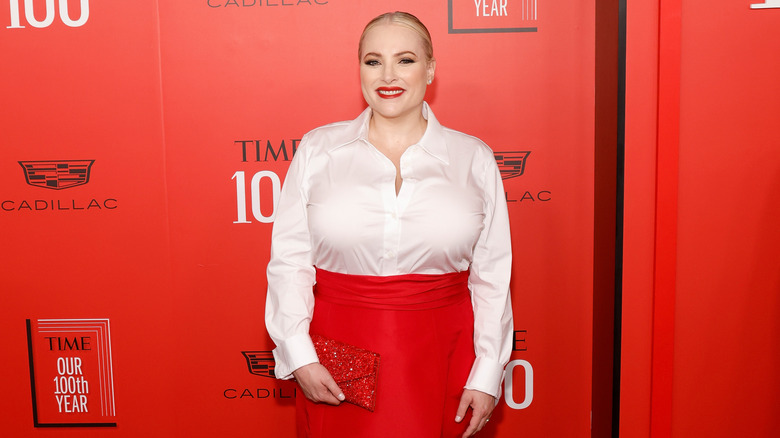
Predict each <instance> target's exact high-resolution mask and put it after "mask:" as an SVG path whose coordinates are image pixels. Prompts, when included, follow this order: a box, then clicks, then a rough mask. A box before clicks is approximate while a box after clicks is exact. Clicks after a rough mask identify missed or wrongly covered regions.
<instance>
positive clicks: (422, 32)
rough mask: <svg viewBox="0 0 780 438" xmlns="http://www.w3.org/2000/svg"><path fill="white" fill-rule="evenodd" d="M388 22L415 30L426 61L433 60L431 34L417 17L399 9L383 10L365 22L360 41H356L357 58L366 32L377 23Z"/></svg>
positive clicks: (361, 49)
mask: <svg viewBox="0 0 780 438" xmlns="http://www.w3.org/2000/svg"><path fill="white" fill-rule="evenodd" d="M388 23H393V24H400V25H401V26H406V27H407V28H409V29H411V30H413V31H415V32H416V33H417V35H419V36H420V39H422V43H423V49H424V50H425V57H426V58H427V60H428V61H432V60H433V42H432V41H431V34H430V32H428V28H427V27H425V25H424V24H423V23H422V21H420V19H419V18H417V17H415V16H414V15H412V14H410V13H408V12H400V11H395V12H385V13H384V14H382V15H379V16H378V17H375V18H374V19H373V20H371V21H369V22H368V24H366V27H365V28H363V33H362V34H360V42H359V43H358V59H360V57H361V55H362V51H363V40H364V39H365V37H366V33H367V32H368V31H369V30H371V29H372V28H374V27H375V26H377V25H380V24H388Z"/></svg>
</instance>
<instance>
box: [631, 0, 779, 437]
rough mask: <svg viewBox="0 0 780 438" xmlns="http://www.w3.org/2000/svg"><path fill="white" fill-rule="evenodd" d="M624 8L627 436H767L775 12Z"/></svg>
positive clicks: (775, 425) (774, 306) (772, 393)
mask: <svg viewBox="0 0 780 438" xmlns="http://www.w3.org/2000/svg"><path fill="white" fill-rule="evenodd" d="M628 14H629V17H628V35H629V36H628V56H627V60H628V66H627V82H628V85H627V109H626V113H627V126H626V136H627V139H626V161H627V162H626V213H625V221H626V230H625V234H626V237H625V239H626V242H625V248H624V249H625V254H626V264H625V277H624V309H623V312H624V313H623V315H624V319H623V358H622V360H623V361H622V366H623V371H622V385H621V426H620V432H621V436H626V437H645V436H652V437H666V436H676V437H689V436H708V437H731V436H776V435H778V434H779V433H780V421H778V420H777V417H776V415H775V413H776V407H777V406H778V401H779V400H778V399H779V398H780V381H778V378H777V375H776V374H777V373H776V372H775V371H776V364H777V363H778V360H780V349H778V348H777V345H778V341H780V330H778V322H777V321H778V320H780V305H779V304H780V302H779V301H780V275H778V272H780V271H778V264H777V260H778V256H777V249H776V248H777V247H778V244H780V232H778V229H777V226H776V222H777V217H778V216H779V215H780V210H779V209H778V201H780V198H778V190H777V189H778V181H779V180H778V174H780V172H779V171H780V167H779V165H778V163H780V156H779V155H778V154H779V153H778V150H777V144H778V135H777V130H776V122H777V115H778V114H780V111H778V110H780V86H779V85H778V82H777V80H776V78H777V77H778V75H780V62H778V57H777V56H774V54H776V53H778V52H779V51H780V40H778V39H777V38H774V35H776V32H775V30H776V28H777V23H778V20H780V10H777V9H774V10H771V9H770V10H751V9H749V5H748V3H747V2H745V3H734V2H726V1H718V2H703V1H692V2H664V3H663V4H661V5H660V8H659V5H658V4H656V5H654V6H653V7H651V6H648V5H633V4H632V5H630V7H629V8H628ZM656 32H658V35H657V36H655V33H656Z"/></svg>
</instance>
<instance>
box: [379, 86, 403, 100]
mask: <svg viewBox="0 0 780 438" xmlns="http://www.w3.org/2000/svg"><path fill="white" fill-rule="evenodd" d="M376 92H377V94H379V97H381V98H384V99H392V98H394V97H398V96H400V95H401V94H402V93H403V92H404V89H403V88H398V87H393V88H388V87H381V88H377V90H376Z"/></svg>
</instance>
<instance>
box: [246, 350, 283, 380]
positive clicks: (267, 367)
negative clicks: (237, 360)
mask: <svg viewBox="0 0 780 438" xmlns="http://www.w3.org/2000/svg"><path fill="white" fill-rule="evenodd" d="M241 354H243V355H244V358H245V359H246V365H247V367H248V368H249V372H250V373H251V374H254V375H256V376H263V377H270V378H272V379H273V378H275V375H274V367H275V364H276V363H275V362H274V354H273V353H272V352H270V351H242V352H241Z"/></svg>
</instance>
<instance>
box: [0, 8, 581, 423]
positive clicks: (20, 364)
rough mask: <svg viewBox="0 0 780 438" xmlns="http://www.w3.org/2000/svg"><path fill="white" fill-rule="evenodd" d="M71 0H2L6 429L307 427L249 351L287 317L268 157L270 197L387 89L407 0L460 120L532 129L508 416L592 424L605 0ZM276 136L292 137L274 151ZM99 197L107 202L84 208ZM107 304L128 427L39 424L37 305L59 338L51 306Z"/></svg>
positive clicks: (445, 116)
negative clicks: (367, 38) (322, 131)
mask: <svg viewBox="0 0 780 438" xmlns="http://www.w3.org/2000/svg"><path fill="white" fill-rule="evenodd" d="M52 4H53V5H54V8H53V9H50V10H49V11H48V14H49V15H47V9H46V5H47V3H46V1H43V0H34V1H33V2H32V5H33V13H31V14H28V12H29V11H28V9H29V8H27V7H26V6H25V5H26V3H25V2H24V1H21V0H19V1H17V0H8V3H7V5H5V6H4V5H0V25H2V27H0V33H1V34H2V36H1V38H0V49H2V50H1V53H2V54H3V57H4V60H5V61H6V62H4V64H3V65H4V68H3V69H2V70H0V75H2V77H1V78H0V87H1V88H0V91H1V92H2V96H3V99H4V100H3V102H4V105H3V109H2V111H3V113H2V117H0V139H1V141H2V145H3V147H2V150H0V181H1V182H2V187H3V193H2V194H0V205H2V206H3V208H2V209H0V225H1V226H2V230H3V249H2V252H1V253H0V257H2V259H1V260H0V266H2V273H3V274H2V277H0V290H2V291H3V303H2V304H3V305H2V306H0V316H2V318H0V327H1V329H0V330H2V333H3V334H4V335H5V336H6V341H7V342H6V348H4V349H3V350H2V353H0V363H2V367H3V368H2V369H3V370H4V371H5V373H6V374H5V375H6V376H7V385H6V387H5V392H4V393H5V394H6V396H5V397H3V398H2V399H0V410H2V412H4V416H3V418H4V419H7V421H6V422H5V423H4V425H3V426H2V427H3V428H4V429H3V432H4V433H6V434H8V435H10V436H37V435H41V434H51V435H57V436H79V437H85V436H104V435H115V436H127V437H135V436H160V437H168V436H184V435H187V436H223V435H247V434H252V435H254V434H264V435H276V436H291V434H292V430H293V416H294V408H293V406H292V405H293V400H292V397H293V396H294V395H295V392H294V391H295V387H294V385H293V384H292V383H290V382H278V381H275V380H272V379H270V378H268V377H263V376H260V375H255V374H251V373H250V372H249V369H248V366H247V360H246V359H245V357H244V356H243V355H242V352H264V351H266V352H267V351H268V350H271V349H272V348H273V345H272V343H271V342H270V340H269V339H268V337H267V335H266V333H265V328H264V327H263V311H264V309H263V307H264V302H265V287H266V284H265V275H264V272H265V266H266V263H267V262H268V256H269V254H268V252H269V250H268V243H269V239H270V233H271V227H272V223H270V221H265V222H264V221H262V220H259V219H258V218H256V217H255V216H256V215H255V214H253V211H252V205H253V200H252V195H251V192H252V188H251V186H252V180H253V176H255V175H260V176H263V178H261V179H259V180H257V181H258V184H257V190H256V192H257V193H258V194H259V205H257V207H258V209H259V212H257V216H260V217H262V216H266V217H270V216H271V215H272V214H273V208H274V206H273V204H274V203H273V197H274V188H273V182H274V181H276V179H277V178H278V180H282V179H283V178H284V175H285V172H286V169H287V166H288V164H289V159H290V158H291V156H292V149H293V147H294V144H295V142H296V141H297V139H300V138H301V137H302V136H303V134H304V133H305V132H307V131H308V130H310V129H313V128H314V127H316V126H318V125H321V124H324V123H327V122H332V121H337V120H344V119H350V118H353V117H355V116H356V115H357V114H358V113H359V112H360V111H361V110H362V109H363V107H364V102H363V99H362V96H361V93H360V90H359V87H358V65H357V59H356V58H357V56H356V51H357V40H358V37H359V34H360V31H361V30H362V27H363V25H364V24H365V23H366V22H367V21H368V20H369V19H370V18H372V17H374V16H375V15H378V14H379V13H381V12H385V11H386V10H394V9H401V10H409V11H411V12H413V13H415V14H417V15H419V16H420V18H421V19H422V20H423V21H424V22H425V23H427V24H428V25H429V28H430V30H431V33H432V35H433V40H434V45H435V51H436V57H437V61H438V64H437V75H436V80H435V82H434V84H433V86H432V87H431V88H430V89H429V94H428V96H427V99H428V101H429V102H430V104H431V106H432V108H433V110H434V111H435V112H436V115H437V118H438V119H439V120H440V121H441V122H442V123H443V124H444V125H445V126H448V127H451V128H454V129H458V130H461V131H464V132H467V133H469V134H473V135H476V136H478V137H480V138H482V139H483V140H485V141H486V142H487V143H488V144H489V145H491V146H492V147H493V149H494V150H495V151H497V152H522V151H525V152H528V151H530V155H528V157H527V161H526V167H525V170H524V173H523V174H522V175H521V176H516V177H514V178H508V179H506V180H505V182H504V183H505V189H506V196H507V198H508V200H509V201H510V202H509V210H510V219H511V220H512V223H513V242H512V243H513V247H514V250H515V258H514V267H513V282H512V294H513V301H514V311H515V321H516V323H515V329H516V330H517V342H516V351H515V352H513V355H512V358H511V360H512V362H511V364H512V366H513V367H512V377H513V379H512V382H513V385H512V386H506V387H505V389H506V391H505V393H506V395H505V397H504V398H502V400H501V401H500V404H499V407H498V409H497V411H496V413H495V415H494V417H493V421H491V422H490V426H489V427H488V431H487V432H486V433H485V435H487V436H490V435H491V434H492V435H493V436H497V437H500V436H514V435H515V434H516V431H517V430H518V429H522V430H523V431H524V434H525V436H529V437H533V436H539V437H543V436H550V435H554V436H567V437H568V436H587V435H588V434H589V432H590V412H591V355H592V349H591V347H592V335H591V327H592V306H593V294H592V288H593V286H592V285H593V233H592V230H593V210H594V207H593V193H594V192H593V179H594V165H593V156H594V140H593V139H594V83H595V78H594V47H595V42H594V34H595V29H594V27H595V24H594V8H593V5H591V4H589V3H588V2H583V1H578V2H574V3H572V4H571V5H569V7H567V8H559V7H556V6H555V5H554V4H553V3H552V2H549V1H546V0H539V2H538V3H536V2H529V1H519V0H509V1H508V9H507V11H509V15H508V16H504V17H483V16H477V15H476V14H475V9H474V2H473V1H471V0H463V1H455V0H453V1H452V2H444V1H441V2H425V3H424V4H421V2H418V1H411V0H404V1H395V2H376V1H363V2H355V1H346V0H328V1H325V0H320V1H319V2H317V1H311V2H298V1H297V0H262V1H261V0H256V1H255V0H208V1H207V0H199V1H195V2H193V1H183V0H180V1H164V2H163V1H160V2H158V1H151V0H146V1H134V2H117V1H111V2H109V1H105V0H84V1H83V2H77V1H75V0H70V1H66V0H55V1H54V2H53V3H52ZM60 4H65V5H67V12H65V13H63V12H62V11H61V10H60V8H59V5H60ZM80 4H88V5H89V16H88V18H87V19H85V21H84V22H83V23H81V24H79V25H77V26H74V25H66V24H65V21H67V20H63V14H64V15H67V16H69V17H73V18H74V19H75V18H76V17H80V16H81V17H84V16H85V15H84V9H80V8H81V6H80ZM274 5H275V6H274ZM449 6H451V7H452V9H451V11H450V9H449ZM14 7H17V9H16V10H18V11H19V13H18V14H16V12H15V9H14ZM533 8H536V9H535V10H536V12H537V15H536V18H535V19H533V17H530V18H529V14H528V11H530V10H531V9H533ZM450 12H452V16H453V20H452V26H450V25H449V23H448V19H449V16H450ZM15 16H18V20H17V19H16V18H14V17H15ZM47 16H50V17H51V21H50V22H49V21H48V20H47V19H46V17H47ZM36 21H37V22H41V24H36V25H34V24H35V23H36ZM2 23H5V24H2ZM450 27H452V30H450ZM507 28H509V29H512V28H523V29H525V30H530V29H532V28H533V29H535V31H524V32H507V31H506V29H507ZM464 29H466V30H467V32H465V33H463V30H464ZM469 29H471V30H473V29H488V30H492V31H491V32H484V31H479V32H468V30H469ZM501 29H504V30H501ZM496 30H499V31H498V32H495V31H496ZM242 142H243V143H242ZM269 142H270V144H271V147H272V149H273V151H274V152H275V153H280V154H281V151H280V149H279V148H280V147H281V145H282V142H284V145H285V146H284V147H285V150H284V152H287V154H288V155H287V157H286V158H285V157H284V155H283V154H281V155H279V156H277V157H276V158H273V157H272V156H266V146H267V145H268V144H269ZM242 144H243V145H244V146H246V148H247V153H246V157H244V154H243V150H242ZM256 144H257V145H260V152H261V153H260V155H261V157H260V159H259V160H258V159H257V157H256V156H255V145H256ZM266 158H267V159H266ZM35 160H55V161H57V160H94V163H93V165H92V167H91V173H90V178H89V180H88V181H82V182H84V184H81V185H78V186H74V187H70V188H65V189H62V190H52V189H47V188H42V187H40V186H38V185H35V184H32V185H31V184H28V183H27V181H26V180H25V175H24V172H23V169H22V167H21V166H20V164H19V161H35ZM242 178H243V181H242ZM93 199H95V200H96V202H98V204H101V205H103V207H101V208H97V207H93V208H81V209H79V208H76V207H84V206H89V205H90V203H91V201H92V200H93ZM106 200H114V201H109V202H108V205H110V206H115V207H116V208H109V207H106V202H105V201H106ZM6 201H8V202H6ZM35 201H40V202H39V203H37V204H36V202H35ZM25 205H28V207H25ZM55 205H56V206H57V208H54V206H55ZM36 206H40V207H41V208H40V209H37V208H35V207H36ZM44 206H46V207H45V208H44ZM68 206H70V207H71V208H68V209H66V208H61V207H68ZM91 318H105V319H108V320H109V321H110V340H111V350H112V361H111V367H112V372H113V383H112V385H113V393H114V394H115V397H116V414H115V415H113V416H111V417H110V418H107V419H106V422H115V423H116V427H100V428H89V427H75V428H73V427H52V428H48V427H40V428H36V427H34V426H33V406H34V403H33V392H32V391H31V384H32V383H37V384H38V385H37V388H38V391H36V392H35V396H36V403H44V404H47V403H48V404H49V405H47V406H48V407H47V409H48V411H45V412H50V411H52V410H53V409H55V408H52V405H51V403H54V401H53V400H54V397H53V394H51V393H50V392H51V391H49V390H48V389H46V388H48V387H47V386H46V385H44V383H47V384H50V383H51V380H52V379H51V378H52V375H51V372H52V371H46V370H53V369H56V368H53V363H49V362H47V363H44V362H46V361H47V360H49V359H47V357H48V356H42V355H41V354H33V359H32V362H31V361H30V358H29V356H28V347H27V342H28V341H27V333H26V320H28V319H29V320H31V327H32V330H31V333H32V334H31V337H32V339H31V345H32V347H33V348H32V350H33V352H39V353H40V351H39V350H40V349H41V348H42V349H44V350H45V349H46V348H47V345H48V344H47V343H46V338H45V336H46V332H42V331H41V329H40V324H38V323H39V320H41V319H65V320H70V319H74V320H75V319H91ZM50 353H51V351H50ZM57 354H62V355H65V356H67V357H78V356H77V355H86V354H92V353H89V352H87V351H73V350H67V351H61V352H59V353H57ZM258 354H259V353H258ZM52 357H54V356H52ZM84 357H85V358H86V356H84ZM90 360H92V359H90ZM88 362H89V361H87V360H86V359H85V362H84V363H88ZM31 363H32V364H34V365H36V367H34V378H33V379H32V380H31V379H30V374H31V369H30V364H31ZM89 363H98V362H97V361H95V360H92V362H89ZM100 363H102V362H100ZM106 363H107V362H106ZM531 370H533V374H532V376H533V377H532V381H531V382H532V383H533V387H532V388H533V391H532V388H531V386H529V387H526V386H525V376H526V374H528V375H529V376H530V375H531ZM525 371H527V373H526V372H525ZM47 373H48V374H47ZM88 378H89V379H92V378H93V377H91V375H90V376H88ZM90 381H91V382H92V383H91V384H92V385H93V389H95V390H96V389H97V388H94V387H95V386H97V383H96V382H97V381H96V380H90ZM49 386H51V385H49ZM47 391H48V392H47ZM524 400H525V401H526V402H528V403H526V406H522V408H521V407H519V406H518V405H519V404H521V402H523V401H524ZM90 403H95V404H97V403H98V401H95V400H93V401H91V402H90ZM41 412H44V410H42V411H41ZM6 414H7V415H6ZM58 418H59V420H58V421H63V422H71V423H72V422H86V420H87V417H85V416H80V414H79V413H75V412H71V413H63V415H60V416H58ZM562 418H563V419H565V421H561V419H562ZM39 420H43V419H42V418H39ZM90 421H91V420H90Z"/></svg>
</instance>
